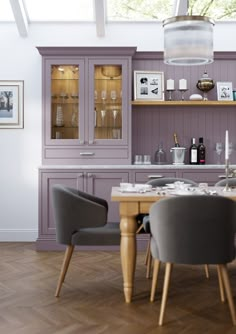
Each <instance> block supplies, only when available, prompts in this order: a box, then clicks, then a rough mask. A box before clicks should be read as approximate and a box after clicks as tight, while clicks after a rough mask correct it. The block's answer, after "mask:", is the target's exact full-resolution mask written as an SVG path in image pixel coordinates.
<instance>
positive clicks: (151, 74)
mask: <svg viewBox="0 0 236 334" xmlns="http://www.w3.org/2000/svg"><path fill="white" fill-rule="evenodd" d="M134 99H135V100H140V101H144V100H149V101H163V100H164V73H163V72H156V71H134Z"/></svg>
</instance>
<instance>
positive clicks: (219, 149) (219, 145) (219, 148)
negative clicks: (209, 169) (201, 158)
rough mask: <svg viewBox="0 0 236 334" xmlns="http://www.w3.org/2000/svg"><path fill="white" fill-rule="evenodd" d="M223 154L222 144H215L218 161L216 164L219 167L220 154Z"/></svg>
mask: <svg viewBox="0 0 236 334" xmlns="http://www.w3.org/2000/svg"><path fill="white" fill-rule="evenodd" d="M222 152H223V143H220V142H218V143H216V154H217V155H218V161H217V164H218V165H220V164H221V158H220V156H221V153H222Z"/></svg>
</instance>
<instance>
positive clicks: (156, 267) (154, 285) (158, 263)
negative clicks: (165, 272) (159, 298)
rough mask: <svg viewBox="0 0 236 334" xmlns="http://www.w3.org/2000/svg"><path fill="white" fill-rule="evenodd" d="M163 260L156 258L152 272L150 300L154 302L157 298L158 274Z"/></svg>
mask: <svg viewBox="0 0 236 334" xmlns="http://www.w3.org/2000/svg"><path fill="white" fill-rule="evenodd" d="M160 266H161V261H159V260H158V259H155V260H154V265H153V274H152V288H151V296H150V302H153V301H154V299H155V294H156V288H157V280H158V274H159V271H160Z"/></svg>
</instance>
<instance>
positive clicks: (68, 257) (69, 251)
mask: <svg viewBox="0 0 236 334" xmlns="http://www.w3.org/2000/svg"><path fill="white" fill-rule="evenodd" d="M74 248H75V247H74V246H72V245H69V246H67V248H66V251H65V255H64V260H63V263H62V266H61V272H60V275H59V279H58V283H57V288H56V292H55V297H59V295H60V291H61V287H62V284H63V282H64V280H65V277H66V273H67V270H68V267H69V264H70V260H71V257H72V254H73V251H74Z"/></svg>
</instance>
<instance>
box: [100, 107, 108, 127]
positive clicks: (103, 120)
mask: <svg viewBox="0 0 236 334" xmlns="http://www.w3.org/2000/svg"><path fill="white" fill-rule="evenodd" d="M106 113H107V111H106V110H101V117H102V126H104V125H105V117H106Z"/></svg>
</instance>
